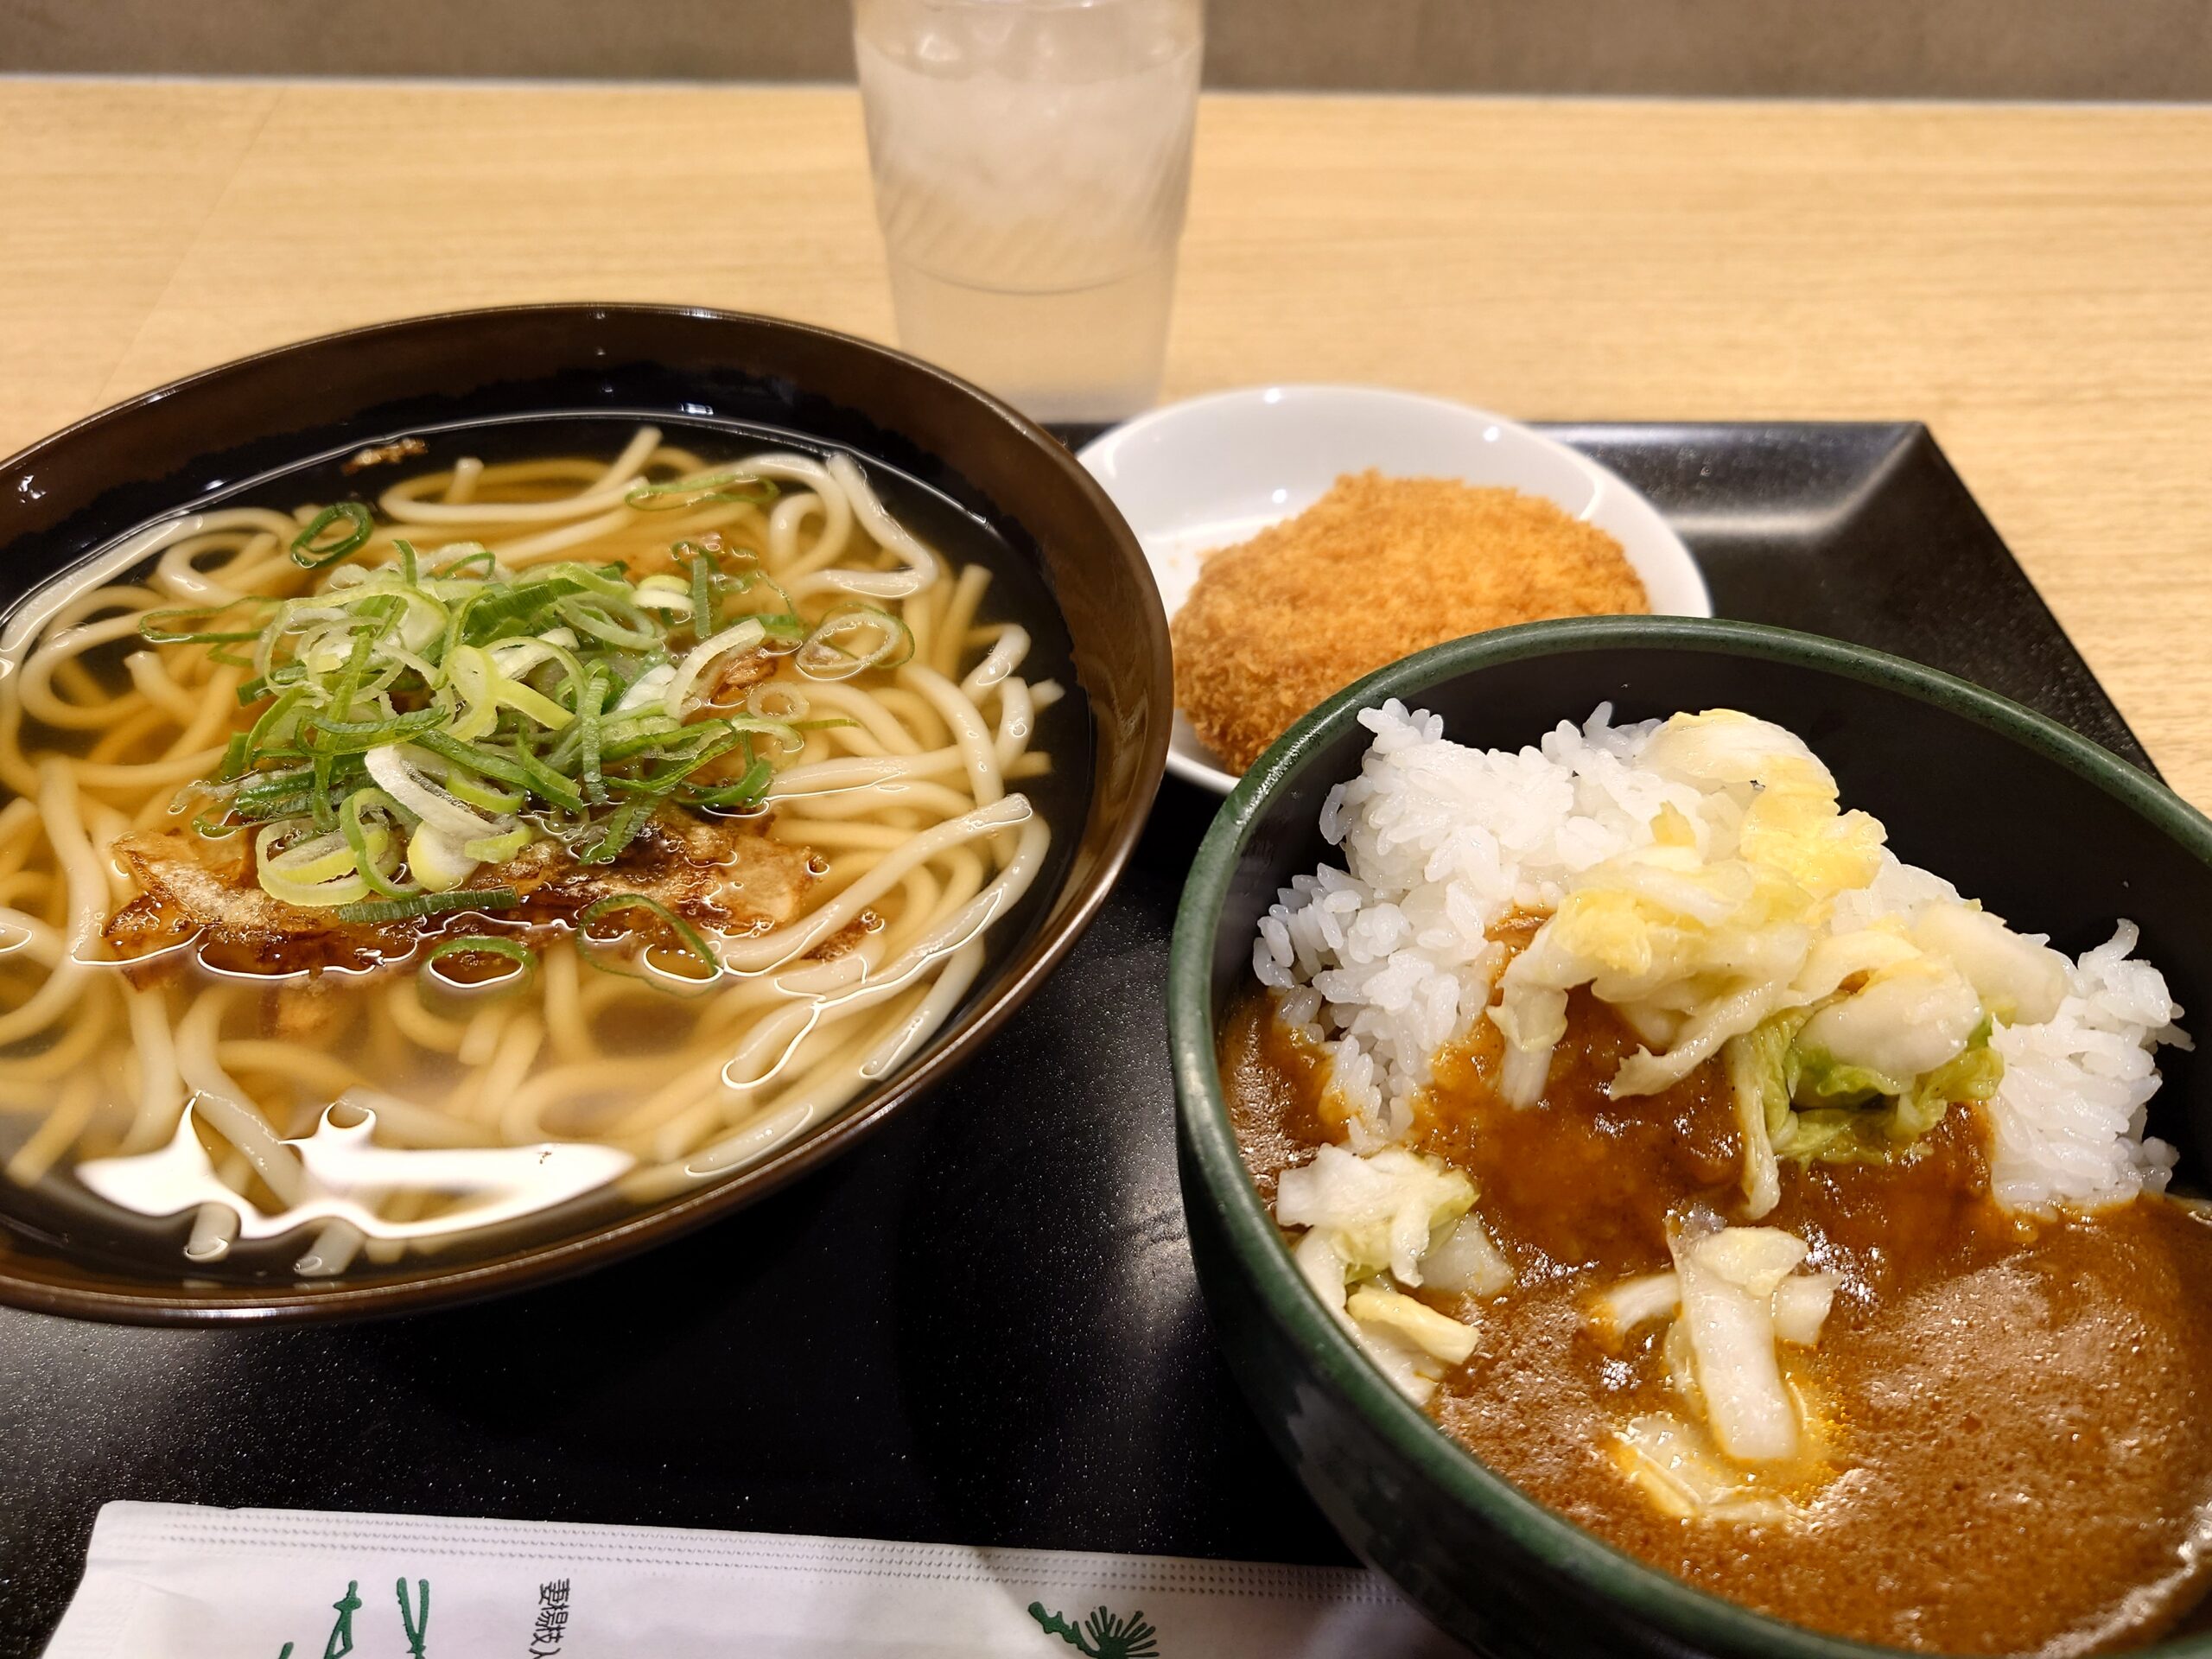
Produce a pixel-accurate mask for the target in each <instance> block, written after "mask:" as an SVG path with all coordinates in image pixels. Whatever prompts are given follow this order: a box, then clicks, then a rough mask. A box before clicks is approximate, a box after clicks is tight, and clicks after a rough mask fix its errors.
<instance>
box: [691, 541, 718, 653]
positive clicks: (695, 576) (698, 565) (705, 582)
mask: <svg viewBox="0 0 2212 1659" xmlns="http://www.w3.org/2000/svg"><path fill="white" fill-rule="evenodd" d="M714 569H715V567H714V563H713V561H712V560H711V559H710V558H709V556H708V555H707V554H706V553H705V552H703V551H702V552H701V553H700V554H699V555H698V556H697V557H696V558H694V559H693V560H692V561H691V637H692V638H693V639H709V638H711V637H712V636H713V634H714V632H715V580H714Z"/></svg>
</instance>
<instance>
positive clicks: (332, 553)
mask: <svg viewBox="0 0 2212 1659" xmlns="http://www.w3.org/2000/svg"><path fill="white" fill-rule="evenodd" d="M340 518H343V519H344V520H345V521H346V528H345V529H344V530H342V531H338V533H337V534H336V535H335V536H334V537H327V538H324V533H325V532H326V531H329V530H330V529H331V528H332V526H333V525H334V524H336V523H337V522H338V521H339V520H340ZM375 530H376V520H375V519H374V518H372V517H371V516H370V514H369V510H368V509H367V508H366V507H365V506H363V505H361V504H360V503H359V501H338V502H334V503H332V504H331V505H329V506H327V507H325V508H324V509H323V510H322V511H321V512H319V513H317V514H315V521H314V522H313V523H312V524H309V525H308V527H307V528H306V529H305V530H303V531H301V532H300V533H299V534H298V535H297V536H296V537H294V538H293V541H292V563H295V564H296V565H298V566H299V567H300V568H301V569H304V570H320V569H322V568H323V566H325V565H327V564H335V563H338V561H339V560H340V559H342V558H344V557H345V556H346V555H347V554H348V553H351V552H353V550H355V549H357V548H359V547H361V546H363V545H364V544H365V543H366V542H367V541H368V539H369V537H370V536H371V535H372V533H373V532H374V531H375ZM318 538H322V539H318Z"/></svg>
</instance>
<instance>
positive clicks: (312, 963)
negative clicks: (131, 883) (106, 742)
mask: <svg viewBox="0 0 2212 1659" xmlns="http://www.w3.org/2000/svg"><path fill="white" fill-rule="evenodd" d="M764 827H765V826H764V823H763V822H762V821H760V820H742V819H719V818H702V817H694V816H692V815H691V814H690V813H685V812H679V811H676V810H663V811H662V812H661V813H660V814H659V815H658V816H657V817H654V818H653V819H652V820H651V821H650V822H649V823H647V824H646V825H645V828H644V829H642V830H640V831H639V834H638V836H636V838H635V839H634V840H632V842H631V843H630V845H629V846H627V847H626V848H625V849H623V850H622V854H621V855H620V857H619V858H617V859H616V860H615V861H614V862H613V863H612V864H605V865H600V864H582V863H579V862H577V861H576V860H575V858H574V857H573V856H572V855H570V854H569V850H568V849H567V848H566V847H565V846H564V845H563V843H562V842H559V841H556V840H554V839H552V838H550V837H547V838H544V839H542V840H539V841H536V842H532V843H531V845H529V846H528V847H525V848H524V849H523V850H522V851H521V852H520V853H518V855H516V856H515V857H514V858H512V859H511V860H509V861H507V862H506V863H505V864H503V865H499V866H486V867H484V868H480V869H478V870H477V871H476V872H475V874H473V875H472V876H471V877H470V878H469V880H468V882H467V887H465V888H464V889H463V890H464V891H466V890H467V888H492V887H509V888H512V889H513V890H514V891H515V892H516V893H518V894H519V895H520V898H521V903H519V904H518V905H514V906H505V907H504V908H502V909H500V910H499V911H497V912H486V914H492V915H496V916H497V918H499V921H500V922H501V923H502V924H503V925H515V924H521V925H524V926H530V927H548V926H553V925H573V924H574V921H575V918H576V917H577V916H578V915H579V914H581V913H582V912H583V911H584V910H585V909H587V908H588V906H591V905H592V904H594V903H595V902H596V901H597V900H599V899H604V898H607V897H609V896H610V895H613V894H617V893H636V894H640V895H642V896H644V897H645V898H648V899H652V900H654V901H655V902H656V903H658V904H661V905H663V906H666V907H667V908H668V909H669V910H670V911H671V912H674V913H675V914H676V915H678V916H681V917H683V918H684V919H685V920H686V921H689V922H691V923H693V924H694V925H697V926H700V927H702V928H706V929H708V930H709V931H714V932H717V933H722V934H728V935H735V936H742V935H747V934H751V933H756V932H764V931H767V930H769V929H771V928H774V927H779V926H781V925H784V924H785V923H786V922H790V921H792V920H795V919H796V918H798V915H799V914H800V913H801V912H802V911H803V910H804V908H805V904H806V897H807V893H808V890H809V889H810V887H812V886H813V883H814V881H815V879H816V873H817V864H816V862H815V859H814V855H813V854H812V852H811V851H810V849H807V848H806V847H804V846H801V845H799V844H798V843H796V842H785V841H778V840H775V839H773V838H772V837H771V836H768V835H766V833H764ZM115 850H116V854H117V856H118V858H119V859H120V860H121V861H122V863H123V866H124V868H125V869H126V870H128V871H129V872H130V876H131V878H132V880H135V881H136V882H137V885H138V888H139V896H138V897H137V898H136V899H132V900H131V901H130V903H128V904H126V905H124V906H123V907H122V908H121V909H120V910H118V911H117V912H116V913H115V914H114V916H113V917H111V918H110V919H109V921H108V924H107V926H106V929H105V937H106V939H107V942H108V944H109V946H110V947H111V949H112V950H114V951H115V952H116V954H117V955H118V956H120V957H148V956H152V955H155V954H157V953H158V952H160V951H162V950H165V949H167V948H168V947H170V946H173V945H178V944H186V943H188V942H192V941H195V940H196V941H198V942H199V943H200V948H201V950H202V953H203V954H207V952H208V950H209V949H210V947H213V950H214V952H215V953H216V956H215V957H211V960H213V959H216V958H217V957H219V959H220V960H221V961H222V962H223V964H224V965H226V966H232V967H236V968H238V969H243V970H246V971H254V970H258V971H262V972H289V971H293V970H295V969H300V968H310V967H345V968H350V969H360V968H365V967H371V966H373V965H375V964H376V963H378V962H379V961H381V960H385V959H387V958H390V957H404V956H405V955H407V954H409V953H410V951H411V950H413V949H414V947H415V944H416V941H417V940H418V939H420V938H423V937H424V936H425V935H427V934H430V933H435V932H437V931H441V930H442V929H444V928H445V927H446V926H447V925H448V922H449V920H450V918H448V917H434V918H426V919H424V920H422V921H404V922H388V923H376V924H371V923H359V922H346V921H343V920H341V919H340V918H339V917H338V915H337V913H336V912H335V911H334V910H322V909H310V908H308V907H305V906H298V905H290V904H287V903H285V902H284V901H283V900H282V899H277V898H276V897H274V896H273V895H271V894H270V893H266V892H264V891H263V889H262V887H261V886H260V884H259V883H258V882H257V880H255V879H254V876H253V873H252V871H251V868H249V864H248V858H247V855H246V837H245V836H231V837H229V838H227V839H225V840H220V841H210V840H208V839H207V838H205V837H203V836H198V835H195V834H194V833H193V832H192V831H191V830H188V829H163V830H148V831H141V832H139V833H137V834H134V835H130V836H124V837H122V838H121V839H120V840H118V842H116V843H115ZM464 913H465V912H464ZM627 919H628V920H629V921H630V922H632V923H636V922H638V921H639V919H640V918H636V917H632V918H627Z"/></svg>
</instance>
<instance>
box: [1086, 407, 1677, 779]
mask: <svg viewBox="0 0 2212 1659" xmlns="http://www.w3.org/2000/svg"><path fill="white" fill-rule="evenodd" d="M1077 459H1078V460H1080V461H1082V462H1083V464H1084V466H1085V467H1089V468H1090V472H1091V474H1092V476H1093V477H1095V478H1096V479H1097V480H1098V481H1099V483H1100V484H1102V485H1103V486H1105V490H1106V493H1107V494H1109V495H1110V496H1111V497H1113V498H1114V505H1116V506H1117V507H1119V508H1120V509H1121V510H1122V517H1123V518H1127V519H1128V521H1129V525H1130V527H1131V528H1132V529H1134V530H1135V531H1136V533H1137V539H1138V540H1139V541H1140V542H1141V543H1143V544H1144V550H1145V554H1146V556H1147V557H1148V558H1150V560H1151V561H1152V573H1153V575H1154V578H1155V579H1156V580H1157V581H1158V582H1159V583H1160V602H1161V603H1162V604H1163V605H1165V606H1166V609H1167V614H1168V615H1169V616H1171V617H1172V616H1173V615H1174V614H1175V613H1176V612H1177V611H1178V610H1179V609H1180V608H1181V607H1182V604H1183V601H1184V600H1185V598H1186V597H1188V596H1189V594H1190V591H1191V585H1192V582H1196V581H1197V580H1198V561H1199V557H1200V556H1201V555H1203V554H1205V553H1207V552H1209V551H1211V550H1213V549H1215V548H1217V547H1227V546H1229V545H1230V544H1231V543H1236V542H1241V541H1244V540H1246V539H1247V538H1249V537H1251V536H1253V535H1255V534H1256V533H1257V532H1258V531H1261V530H1263V529H1265V528H1266V527H1267V526H1268V525H1269V524H1274V523H1275V522H1276V521H1277V520H1279V519H1282V518H1289V517H1290V516H1291V515H1293V514H1294V513H1298V512H1304V511H1305V510H1306V508H1307V507H1310V506H1312V505H1313V503H1314V502H1316V501H1318V500H1319V499H1320V498H1321V496H1322V495H1323V494H1324V493H1325V492H1326V491H1327V489H1328V487H1329V486H1330V485H1332V484H1333V483H1335V482H1336V480H1337V479H1338V476H1339V475H1340V474H1344V473H1356V472H1359V471H1361V470H1363V469H1364V468H1366V467H1376V468H1378V469H1379V470H1381V471H1383V472H1385V473H1389V474H1396V475H1398V476H1401V477H1420V478H1457V479H1461V480H1465V481H1466V482H1467V483H1469V484H1493V485H1506V486H1510V487H1512V488H1514V489H1517V490H1524V491H1526V492H1528V493H1529V494H1531V495H1541V496H1544V497H1547V498H1548V499H1551V500H1553V501H1556V502H1557V503H1559V505H1560V506H1562V507H1564V508H1565V509H1566V510H1567V512H1571V513H1573V515H1574V516H1575V517H1576V518H1582V519H1586V520H1587V521H1588V522H1589V523H1591V524H1595V525H1597V526H1598V528H1599V529H1600V530H1603V531H1606V532H1607V533H1609V534H1610V535H1611V536H1612V537H1614V538H1615V539H1616V540H1617V541H1618V542H1619V543H1620V544H1621V548H1622V550H1623V551H1624V552H1625V553H1626V554H1627V556H1628V562H1629V563H1630V564H1631V565H1633V566H1634V567H1635V569H1636V574H1637V575H1638V576H1639V577H1641V578H1642V579H1643V587H1644V591H1645V592H1646V593H1648V594H1650V596H1651V608H1652V609H1653V610H1654V611H1656V612H1658V613H1662V614H1668V615H1676V616H1711V615H1712V614H1713V600H1712V597H1711V595H1710V594H1707V592H1706V590H1705V578H1704V577H1703V576H1702V575H1700V574H1699V573H1698V568H1697V563H1696V561H1694V559H1692V558H1691V557H1690V554H1689V550H1688V548H1686V547H1684V546H1683V545H1682V543H1681V537H1678V536H1676V535H1675V532H1674V531H1671V530H1669V528H1668V527H1667V521H1666V520H1665V519H1663V518H1661V517H1660V516H1659V513H1658V510H1657V509H1656V508H1655V507H1654V506H1653V505H1651V504H1650V503H1649V501H1647V500H1645V499H1643V497H1642V496H1640V495H1638V494H1637V493H1636V492H1635V491H1634V490H1632V489H1630V488H1629V486H1627V485H1626V484H1624V483H1623V482H1622V481H1621V480H1619V479H1618V478H1617V477H1615V476H1614V475H1613V474H1611V473H1610V472H1608V471H1606V470H1605V468H1604V467H1600V466H1599V464H1598V463H1597V462H1596V461H1592V460H1591V459H1590V458H1589V457H1588V456H1587V455H1585V454H1580V452H1579V451H1576V450H1573V449H1570V448H1567V446H1566V445H1565V444H1563V443H1560V442H1557V441H1556V440H1554V439H1551V438H1547V437H1544V436H1542V435H1541V434H1538V433H1535V432H1531V431H1530V430H1529V429H1528V428H1527V427H1525V426H1517V425H1516V424H1515V423H1513V422H1511V421H1509V420H1507V419H1505V418H1504V417H1503V416H1499V415H1492V414H1491V413H1489V412H1488V411H1487V410H1479V409H1471V408H1469V407H1468V406H1467V405H1466V404H1454V403H1447V402H1446V401H1445V400H1444V399H1443V398H1440V397H1419V396H1416V395H1415V394H1414V393H1412V392H1404V391H1383V390H1382V389H1380V388H1378V387H1373V386H1255V387H1253V388H1251V389H1249V390H1248V391H1222V392H1215V393H1213V394H1211V396H1208V397H1193V398H1191V399H1189V400H1188V401H1187V402H1185V403H1180V404H1168V405H1167V406H1166V408H1165V409H1156V410H1153V411H1152V412H1151V413H1150V414H1147V415H1140V416H1137V418H1136V419H1135V420H1133V421H1131V422H1129V423H1128V424H1127V425H1125V426H1118V427H1116V428H1115V429H1113V430H1112V431H1110V432H1109V433H1106V434H1105V435H1103V436H1102V437H1099V438H1097V439H1096V440H1094V441H1093V442H1090V443H1089V444H1087V445H1085V446H1084V448H1083V450H1082V452H1081V454H1079V455H1078V456H1077ZM1167 769H1168V770H1169V771H1170V772H1173V773H1175V775H1176V776H1178V777H1179V778H1186V779H1189V780H1190V781H1191V782H1192V783H1194V784H1198V785H1203V786H1204V787H1205V788H1207V789H1211V790H1213V791H1217V793H1220V794H1224V795H1225V794H1227V793H1228V792H1229V791H1230V786H1231V785H1234V784H1235V783H1236V776H1235V774H1234V773H1232V772H1229V771H1227V770H1226V769H1225V768H1224V766H1222V763H1221V757H1220V756H1218V755H1217V754H1215V753H1213V752H1212V751H1211V750H1210V749H1208V748H1207V747H1205V745H1204V744H1203V743H1201V742H1199V741H1198V734H1197V733H1195V732H1193V731H1192V729H1191V726H1190V722H1189V721H1186V720H1185V719H1184V718H1183V715H1182V711H1181V710H1177V711H1176V715H1175V732H1174V736H1173V740H1172V741H1171V742H1170V744H1169V746H1168V751H1167Z"/></svg>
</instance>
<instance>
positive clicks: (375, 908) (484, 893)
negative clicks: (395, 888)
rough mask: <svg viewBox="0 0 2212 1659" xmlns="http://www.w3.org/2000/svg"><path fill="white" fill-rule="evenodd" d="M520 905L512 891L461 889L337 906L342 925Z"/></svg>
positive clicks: (505, 888)
mask: <svg viewBox="0 0 2212 1659" xmlns="http://www.w3.org/2000/svg"><path fill="white" fill-rule="evenodd" d="M521 902H522V895H521V894H520V893H517V892H516V891H515V890H514V889H513V888H512V887H461V888H458V889H456V890H455V891H454V892H452V893H410V894H408V895H407V897H406V898H404V899H369V900H366V901H365V902H363V903H360V904H353V905H340V906H338V919H339V920H340V921H341V922H411V921H414V920H416V918H419V917H423V916H444V915H447V914H449V913H451V912H454V911H461V910H509V909H512V907H513V906H517V905H518V904H520V903H521Z"/></svg>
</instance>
